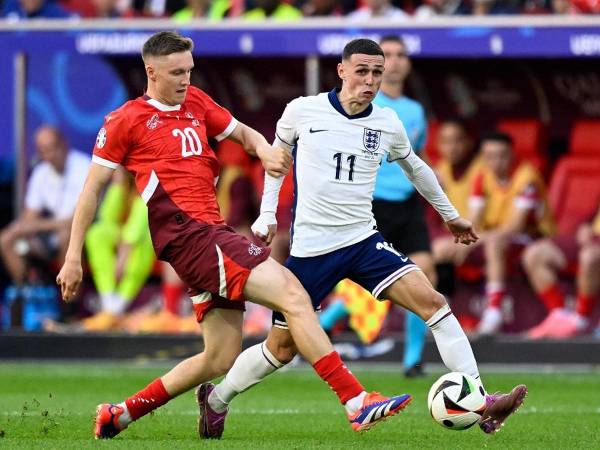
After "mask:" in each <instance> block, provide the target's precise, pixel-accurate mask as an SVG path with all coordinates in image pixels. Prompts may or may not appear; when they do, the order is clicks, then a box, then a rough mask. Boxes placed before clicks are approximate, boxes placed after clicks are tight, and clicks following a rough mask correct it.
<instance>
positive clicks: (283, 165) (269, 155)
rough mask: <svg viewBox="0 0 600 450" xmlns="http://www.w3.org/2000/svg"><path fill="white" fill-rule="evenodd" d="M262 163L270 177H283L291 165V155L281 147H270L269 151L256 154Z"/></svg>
mask: <svg viewBox="0 0 600 450" xmlns="http://www.w3.org/2000/svg"><path fill="white" fill-rule="evenodd" d="M258 156H259V158H260V160H261V161H262V165H263V167H264V168H265V172H267V173H268V174H269V175H271V176H272V177H276V178H279V177H283V176H285V175H287V173H288V172H289V170H290V167H291V166H292V155H290V152H288V151H287V150H285V149H283V148H281V147H272V148H271V151H267V152H260V154H258Z"/></svg>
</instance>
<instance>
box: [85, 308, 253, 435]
mask: <svg viewBox="0 0 600 450" xmlns="http://www.w3.org/2000/svg"><path fill="white" fill-rule="evenodd" d="M242 321H243V314H242V311H240V310H229V309H219V308H216V309H212V310H210V311H209V312H208V313H207V314H206V316H205V317H204V320H203V322H202V324H203V333H204V334H203V337H204V351H203V352H202V353H200V354H198V355H195V356H193V357H191V358H188V359H186V360H184V361H182V362H181V363H179V364H178V365H177V366H175V367H174V368H173V369H172V370H171V371H169V372H168V373H167V374H165V375H164V376H163V377H161V378H157V379H156V380H154V381H153V382H152V383H150V384H149V385H148V386H146V387H145V388H144V389H142V390H141V391H139V392H137V393H136V394H134V395H132V396H131V397H129V398H127V399H126V400H125V401H123V402H121V403H119V404H118V405H114V404H102V405H99V406H98V408H97V409H96V427H95V435H96V438H97V439H105V438H112V437H114V436H116V435H117V434H118V433H119V432H121V431H122V430H124V429H125V428H127V427H128V426H129V424H130V423H131V422H133V421H135V420H138V419H140V418H141V417H143V416H145V415H146V414H148V413H149V412H151V411H153V410H155V409H157V408H159V407H160V406H162V405H164V404H165V403H167V402H168V401H169V400H171V399H172V398H174V397H176V396H178V395H180V394H182V393H184V392H186V391H188V390H189V389H191V388H192V387H194V386H196V385H198V384H200V383H202V382H205V381H208V380H210V379H212V378H215V377H217V376H220V375H223V374H224V373H225V372H227V370H229V368H230V367H231V365H232V364H233V362H234V360H235V358H236V357H237V356H238V355H239V353H240V351H241V345H242V331H241V330H242Z"/></svg>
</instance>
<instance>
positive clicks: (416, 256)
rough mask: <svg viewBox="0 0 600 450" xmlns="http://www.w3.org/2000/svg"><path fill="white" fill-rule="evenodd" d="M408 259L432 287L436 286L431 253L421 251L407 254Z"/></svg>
mask: <svg viewBox="0 0 600 450" xmlns="http://www.w3.org/2000/svg"><path fill="white" fill-rule="evenodd" d="M408 257H409V258H410V259H411V260H412V262H414V263H415V264H416V265H417V266H419V268H420V269H421V270H422V271H423V273H424V274H425V276H427V279H428V280H429V281H430V282H431V284H432V285H433V286H435V285H436V284H437V274H436V272H435V263H434V262H433V255H432V254H431V252H426V251H421V252H416V253H409V255H408Z"/></svg>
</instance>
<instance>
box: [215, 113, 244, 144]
mask: <svg viewBox="0 0 600 450" xmlns="http://www.w3.org/2000/svg"><path fill="white" fill-rule="evenodd" d="M238 123H239V122H238V121H237V119H236V118H235V117H232V118H231V122H229V125H227V128H225V130H223V132H222V133H221V134H217V135H216V136H215V139H216V140H217V142H220V141H222V140H223V139H225V138H226V137H227V136H229V135H230V134H231V133H232V132H233V130H235V127H237V125H238Z"/></svg>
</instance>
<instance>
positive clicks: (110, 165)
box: [92, 155, 119, 169]
mask: <svg viewBox="0 0 600 450" xmlns="http://www.w3.org/2000/svg"><path fill="white" fill-rule="evenodd" d="M92 162H95V163H96V164H99V165H101V166H104V167H108V168H109V169H116V168H117V167H119V164H118V163H116V162H112V161H109V160H108V159H104V158H100V157H99V156H98V155H93V156H92Z"/></svg>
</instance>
